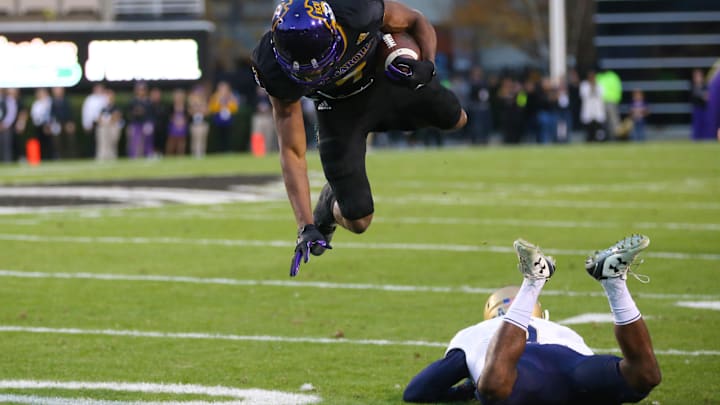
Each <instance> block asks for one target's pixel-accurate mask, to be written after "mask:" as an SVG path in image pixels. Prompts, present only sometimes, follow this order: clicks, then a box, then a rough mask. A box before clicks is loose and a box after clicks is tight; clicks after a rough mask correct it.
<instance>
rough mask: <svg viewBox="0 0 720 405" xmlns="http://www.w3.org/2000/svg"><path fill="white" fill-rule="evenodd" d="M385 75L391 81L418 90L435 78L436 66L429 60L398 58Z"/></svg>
mask: <svg viewBox="0 0 720 405" xmlns="http://www.w3.org/2000/svg"><path fill="white" fill-rule="evenodd" d="M385 74H386V75H387V76H388V77H389V78H390V80H392V81H394V82H397V83H398V84H401V85H403V86H405V87H409V88H411V89H413V90H417V89H419V88H421V87H423V86H425V85H427V84H428V83H430V80H432V78H433V77H434V76H435V64H434V63H432V62H430V61H427V60H415V59H411V58H405V57H402V56H398V57H397V58H395V59H394V60H393V61H392V63H391V64H390V65H388V67H387V70H385Z"/></svg>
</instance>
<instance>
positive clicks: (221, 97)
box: [208, 82, 239, 152]
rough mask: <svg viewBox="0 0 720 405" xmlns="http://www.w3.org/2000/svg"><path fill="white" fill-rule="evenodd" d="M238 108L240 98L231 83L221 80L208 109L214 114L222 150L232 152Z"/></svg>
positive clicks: (213, 120) (214, 122)
mask: <svg viewBox="0 0 720 405" xmlns="http://www.w3.org/2000/svg"><path fill="white" fill-rule="evenodd" d="M238 108H239V104H238V99H237V97H235V95H234V94H233V93H232V89H231V88H230V84H229V83H228V82H219V83H218V84H217V87H216V89H215V92H214V93H213V94H212V96H210V102H209V104H208V111H209V112H210V114H211V115H212V123H213V125H214V127H215V129H216V131H217V135H218V144H219V149H220V151H221V152H230V138H231V135H232V125H233V115H234V114H235V113H237V111H238Z"/></svg>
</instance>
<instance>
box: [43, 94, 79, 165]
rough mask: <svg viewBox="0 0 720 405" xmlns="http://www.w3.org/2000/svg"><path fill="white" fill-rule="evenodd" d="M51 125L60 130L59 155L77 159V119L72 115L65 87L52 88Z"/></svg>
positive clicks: (58, 137)
mask: <svg viewBox="0 0 720 405" xmlns="http://www.w3.org/2000/svg"><path fill="white" fill-rule="evenodd" d="M51 92H52V96H51V98H52V108H51V112H50V115H51V118H50V120H51V122H52V124H51V125H54V126H55V130H59V133H58V135H57V140H58V142H57V144H58V155H59V156H60V157H62V158H63V159H75V158H77V157H78V155H79V154H78V150H77V136H76V128H75V121H74V120H73V117H72V108H71V107H70V102H69V101H68V99H67V97H65V88H64V87H53V88H52V90H51Z"/></svg>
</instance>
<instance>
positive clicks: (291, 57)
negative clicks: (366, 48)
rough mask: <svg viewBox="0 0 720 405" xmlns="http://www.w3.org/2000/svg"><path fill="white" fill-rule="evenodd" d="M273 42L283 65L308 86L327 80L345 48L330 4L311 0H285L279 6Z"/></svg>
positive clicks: (291, 76) (276, 13)
mask: <svg viewBox="0 0 720 405" xmlns="http://www.w3.org/2000/svg"><path fill="white" fill-rule="evenodd" d="M272 45H273V52H274V53H275V58H276V59H277V61H278V63H279V64H280V67H282V69H283V70H284V71H285V72H286V73H287V74H288V75H289V76H290V78H291V79H293V80H294V81H296V82H298V83H300V84H303V85H306V86H312V85H317V84H321V83H323V82H324V81H326V80H327V79H328V78H329V77H330V76H331V75H332V74H333V72H334V67H335V65H336V64H337V62H338V59H339V58H340V55H341V54H342V52H343V48H344V43H343V39H342V35H341V33H340V29H339V28H338V25H337V22H336V21H335V14H333V11H332V8H330V5H329V4H328V3H327V2H325V1H310V0H284V1H282V2H281V3H280V4H279V5H278V6H277V9H276V10H275V14H274V15H273V20H272Z"/></svg>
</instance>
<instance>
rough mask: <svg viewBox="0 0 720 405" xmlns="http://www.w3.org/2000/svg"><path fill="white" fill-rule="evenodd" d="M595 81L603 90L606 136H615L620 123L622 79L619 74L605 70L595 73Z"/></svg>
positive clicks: (609, 137) (610, 137)
mask: <svg viewBox="0 0 720 405" xmlns="http://www.w3.org/2000/svg"><path fill="white" fill-rule="evenodd" d="M596 81H597V83H598V85H599V86H600V87H601V88H602V91H603V93H602V94H603V101H604V102H605V118H606V119H605V123H606V126H605V131H606V132H607V138H608V139H612V138H613V137H614V136H615V132H616V131H617V127H618V126H619V125H620V108H619V106H620V101H622V81H621V80H620V76H618V75H617V73H615V72H614V71H612V70H605V71H604V72H600V73H597V74H596Z"/></svg>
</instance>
